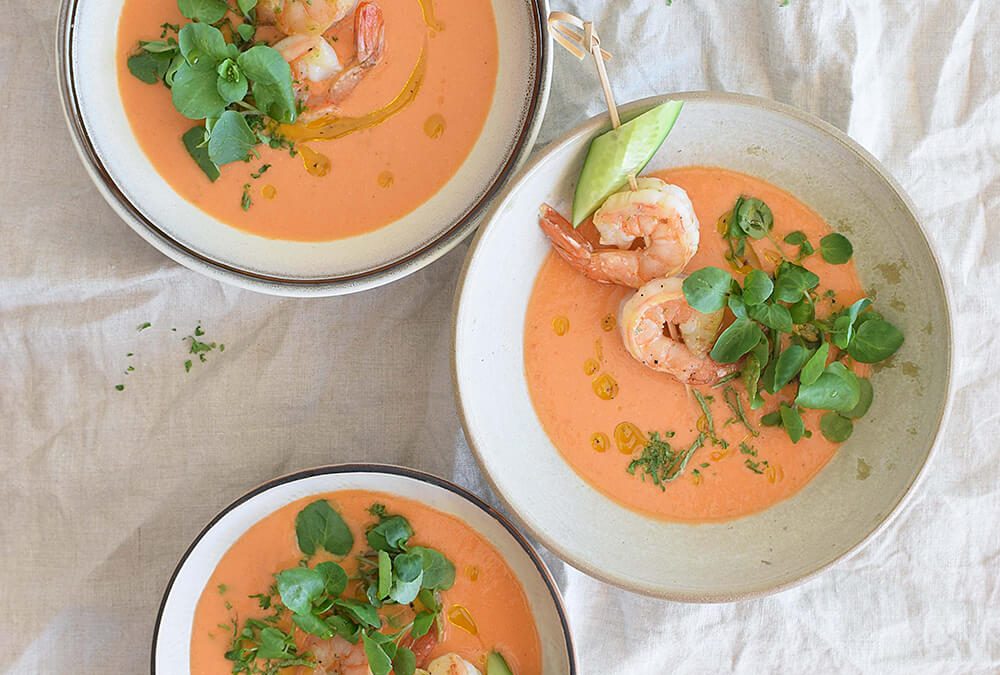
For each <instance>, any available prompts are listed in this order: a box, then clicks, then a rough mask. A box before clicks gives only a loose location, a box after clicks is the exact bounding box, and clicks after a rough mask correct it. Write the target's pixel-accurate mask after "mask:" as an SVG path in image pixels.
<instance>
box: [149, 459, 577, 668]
mask: <svg viewBox="0 0 1000 675" xmlns="http://www.w3.org/2000/svg"><path fill="white" fill-rule="evenodd" d="M338 490H370V491H376V492H385V493H389V494H392V495H396V496H399V497H405V498H406V499H411V500H414V501H418V502H421V503H423V504H426V505H427V506H430V507H431V508H434V509H437V510H439V511H442V512H444V513H447V514H449V515H451V516H454V517H455V518H458V519H459V520H461V521H462V522H464V523H465V524H466V525H468V526H469V527H471V528H472V529H474V530H475V531H476V532H478V533H479V534H480V535H481V536H482V537H483V538H485V539H486V540H487V541H488V542H490V543H491V544H492V545H493V546H494V547H495V548H496V549H497V551H499V552H500V554H501V555H502V556H503V558H504V560H505V561H506V562H507V564H508V565H509V566H510V568H511V570H513V572H514V574H515V576H516V577H517V579H518V581H519V582H520V583H521V586H522V588H523V589H524V593H525V595H526V596H527V598H528V603H529V605H530V607H531V613H532V615H533V616H534V619H535V627H536V628H537V629H538V637H539V640H540V641H541V646H542V667H543V669H544V672H545V673H546V674H549V673H551V674H552V675H575V673H576V672H577V665H576V655H575V653H574V650H573V640H572V637H571V636H570V633H569V625H568V624H567V622H566V613H565V610H564V609H563V605H562V599H561V598H560V596H559V590H558V588H557V587H556V584H555V581H554V580H553V579H552V576H551V575H550V574H549V570H548V568H546V566H545V563H544V562H542V559H541V558H539V557H538V554H537V553H536V552H535V550H534V549H533V548H532V547H531V545H530V544H529V543H528V542H527V540H525V539H524V537H523V536H522V535H521V534H520V533H519V532H518V531H517V530H516V529H515V528H514V526H513V525H511V524H510V523H509V522H508V521H507V519H506V518H504V517H503V516H502V515H500V514H499V513H497V512H496V511H494V510H493V509H492V508H490V507H489V506H488V505H487V504H486V503H485V502H483V501H482V500H480V499H479V498H478V497H476V496H474V495H472V494H471V493H469V492H468V491H466V490H464V489H462V488H460V487H459V486H457V485H455V484H454V483H450V482H448V481H446V480H444V479H442V478H438V477H436V476H432V475H430V474H426V473H423V472H421V471H415V470H413V469H407V468H403V467H396V466H387V465H381V464H340V465H335V466H325V467H318V468H316V469H308V470H306V471H300V472H298V473H294V474H290V475H288V476H282V477H281V478H275V479H274V480H272V481H270V482H268V483H265V484H263V485H261V486H259V487H257V488H254V489H253V490H251V491H250V492H248V493H247V494H245V495H243V496H242V497H240V498H239V499H237V500H236V501H235V502H233V503H232V504H230V505H229V506H227V507H226V508H225V509H223V510H222V512H221V513H220V514H219V515H217V516H216V517H215V518H213V519H212V522H210V523H209V524H208V525H206V526H205V529H204V530H202V531H201V534H199V535H198V537H197V538H196V539H195V540H194V542H193V543H192V544H191V547H190V548H188V550H187V551H186V552H185V553H184V555H183V557H182V558H181V561H180V562H179V563H178V565H177V568H176V569H175V570H174V573H173V576H171V578H170V581H169V583H168V584H167V589H166V591H165V592H164V594H163V601H162V603H161V604H160V612H159V614H158V615H157V618H156V627H155V629H154V631H153V649H152V663H151V672H152V673H156V674H157V675H175V674H176V675H181V674H182V673H183V674H187V673H190V664H191V630H192V622H193V621H194V612H195V607H196V606H197V604H198V599H199V598H200V597H201V593H202V591H203V590H204V588H205V584H206V583H208V580H209V578H210V577H211V575H212V572H214V571H215V567H216V566H217V565H218V564H219V561H220V560H221V559H222V556H223V555H225V553H226V551H228V550H229V548H230V547H231V546H232V545H233V544H234V543H236V541H237V540H238V539H239V538H240V537H241V536H242V535H243V534H244V533H245V532H246V531H247V530H248V529H250V528H251V527H253V526H254V525H255V524H257V523H258V522H259V521H260V520H261V519H263V518H265V517H266V516H268V515H270V514H272V513H274V512H275V511H277V510H278V509H280V508H281V507H283V506H285V505H287V504H290V503H291V502H294V501H296V500H299V499H302V498H304V497H308V496H309V495H316V494H322V493H325V492H335V491H338ZM525 675H527V674H525Z"/></svg>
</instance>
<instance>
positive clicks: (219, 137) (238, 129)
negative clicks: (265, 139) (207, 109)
mask: <svg viewBox="0 0 1000 675" xmlns="http://www.w3.org/2000/svg"><path fill="white" fill-rule="evenodd" d="M256 144H257V135H256V134H255V133H254V132H253V131H251V129H250V127H249V126H248V125H247V122H246V119H244V117H243V115H241V114H239V113H238V112H235V111H233V110H227V111H225V112H224V113H222V115H220V116H219V119H218V120H217V121H216V123H215V124H214V125H213V126H212V132H211V134H210V135H209V138H208V156H209V157H211V158H212V161H213V162H215V163H216V164H217V165H219V166H221V165H223V164H228V163H229V162H241V161H243V160H245V159H246V158H247V157H248V156H249V155H250V150H251V149H253V147H254V146H255V145H256Z"/></svg>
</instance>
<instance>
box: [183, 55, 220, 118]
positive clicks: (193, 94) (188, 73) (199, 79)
mask: <svg viewBox="0 0 1000 675" xmlns="http://www.w3.org/2000/svg"><path fill="white" fill-rule="evenodd" d="M217 79H218V76H217V75H216V74H215V70H213V69H208V70H205V69H202V68H195V67H193V66H191V65H190V64H188V63H182V64H181V65H180V66H179V67H178V68H177V72H176V73H174V85H173V87H171V89H170V95H171V98H172V100H173V102H174V107H175V108H177V111H178V112H179V113H180V114H182V115H184V117H187V118H188V119H192V120H202V119H205V118H206V117H218V116H219V115H221V114H222V111H223V109H225V107H226V102H225V101H224V100H223V98H222V97H221V96H219V90H218V89H217V88H216V85H215V81H216V80H217Z"/></svg>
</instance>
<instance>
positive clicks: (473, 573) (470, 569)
mask: <svg viewBox="0 0 1000 675" xmlns="http://www.w3.org/2000/svg"><path fill="white" fill-rule="evenodd" d="M465 576H467V577H469V580H470V581H477V580H478V579H479V568H478V567H477V566H475V565H467V566H466V568H465Z"/></svg>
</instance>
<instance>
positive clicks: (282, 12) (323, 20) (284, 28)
mask: <svg viewBox="0 0 1000 675" xmlns="http://www.w3.org/2000/svg"><path fill="white" fill-rule="evenodd" d="M357 4H358V0H260V2H258V3H257V23H258V24H260V25H262V26H270V25H274V26H277V27H278V29H279V30H281V32H282V33H284V34H285V35H320V34H322V33H325V32H326V30H327V29H328V28H329V27H330V26H332V25H333V24H335V23H337V22H338V21H340V20H342V19H343V18H344V17H346V16H347V15H348V14H350V13H351V10H352V9H354V7H355V6H356V5H357Z"/></svg>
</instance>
